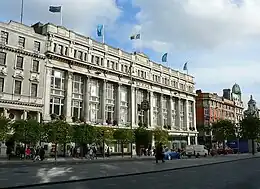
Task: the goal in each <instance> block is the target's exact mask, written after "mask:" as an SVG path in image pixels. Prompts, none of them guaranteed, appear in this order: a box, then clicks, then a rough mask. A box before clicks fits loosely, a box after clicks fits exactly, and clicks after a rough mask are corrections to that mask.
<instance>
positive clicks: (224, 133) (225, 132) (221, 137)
mask: <svg viewBox="0 0 260 189" xmlns="http://www.w3.org/2000/svg"><path fill="white" fill-rule="evenodd" d="M212 132H213V135H214V137H215V138H216V140H217V141H222V142H223V148H225V140H230V139H235V138H236V127H235V124H234V123H232V122H231V121H230V120H220V121H217V122H214V123H213V124H212Z"/></svg>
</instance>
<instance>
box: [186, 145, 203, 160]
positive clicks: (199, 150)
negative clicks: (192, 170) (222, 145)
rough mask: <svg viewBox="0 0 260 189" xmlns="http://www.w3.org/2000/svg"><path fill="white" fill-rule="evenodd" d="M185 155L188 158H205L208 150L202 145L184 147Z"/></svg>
mask: <svg viewBox="0 0 260 189" xmlns="http://www.w3.org/2000/svg"><path fill="white" fill-rule="evenodd" d="M186 155H187V156H188V158H190V157H191V156H195V157H197V158H198V157H200V156H204V157H206V156H207V155H208V149H207V147H206V146H204V145H188V146H186Z"/></svg>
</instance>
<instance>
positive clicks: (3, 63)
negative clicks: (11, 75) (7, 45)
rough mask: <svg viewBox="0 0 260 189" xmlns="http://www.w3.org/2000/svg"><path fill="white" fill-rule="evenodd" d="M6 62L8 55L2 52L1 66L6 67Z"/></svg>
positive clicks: (0, 55)
mask: <svg viewBox="0 0 260 189" xmlns="http://www.w3.org/2000/svg"><path fill="white" fill-rule="evenodd" d="M5 62H6V53H5V52H0V65H5Z"/></svg>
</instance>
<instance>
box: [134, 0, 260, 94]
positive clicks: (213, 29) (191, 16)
mask: <svg viewBox="0 0 260 189" xmlns="http://www.w3.org/2000/svg"><path fill="white" fill-rule="evenodd" d="M133 5H134V6H137V7H139V8H140V11H139V12H138V13H137V15H136V19H137V20H138V25H140V26H141V27H142V33H143V35H142V37H143V38H142V41H143V42H142V45H143V48H144V47H146V48H150V49H152V50H154V51H156V52H158V53H161V54H162V53H163V52H165V51H168V52H169V53H170V54H171V57H172V58H171V60H169V61H170V63H171V65H172V66H173V67H176V65H179V64H182V63H181V62H179V63H176V59H174V57H177V59H178V61H183V63H184V62H186V61H187V60H188V61H189V62H190V63H189V65H188V66H189V72H190V74H192V75H194V76H195V81H196V83H197V85H196V86H197V87H198V88H202V90H203V91H208V92H218V93H219V94H221V93H220V92H221V91H222V89H223V88H231V87H232V85H233V84H234V83H238V84H239V85H240V86H241V88H242V90H243V91H242V92H244V96H243V99H248V96H249V95H250V94H253V95H254V96H255V97H256V99H257V98H260V95H259V94H260V90H258V89H257V87H256V85H257V83H259V82H260V78H259V77H258V75H259V74H258V73H259V70H260V64H259V63H258V62H259V60H260V59H259V57H258V55H257V54H258V51H256V50H255V49H256V47H258V44H259V42H260V22H259V20H260V1H259V0H164V1H159V0H153V1H151V0H133Z"/></svg>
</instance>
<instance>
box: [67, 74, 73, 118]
mask: <svg viewBox="0 0 260 189" xmlns="http://www.w3.org/2000/svg"><path fill="white" fill-rule="evenodd" d="M72 77H73V73H71V72H68V73H67V83H66V101H65V104H66V106H65V117H66V121H67V122H72V119H71V118H72V115H71V103H72V102H71V101H72V85H73V84H72Z"/></svg>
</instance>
